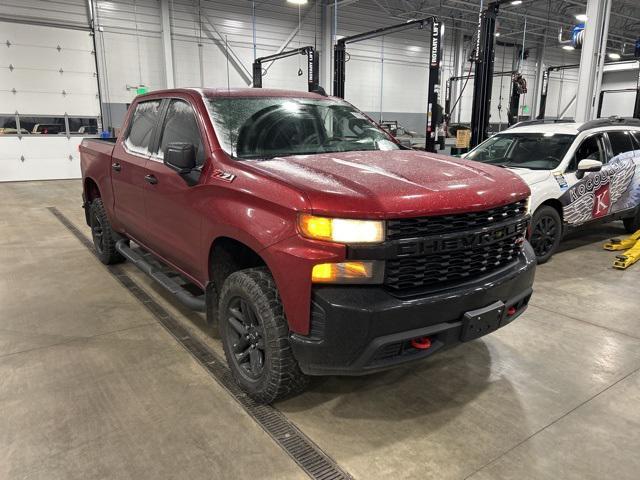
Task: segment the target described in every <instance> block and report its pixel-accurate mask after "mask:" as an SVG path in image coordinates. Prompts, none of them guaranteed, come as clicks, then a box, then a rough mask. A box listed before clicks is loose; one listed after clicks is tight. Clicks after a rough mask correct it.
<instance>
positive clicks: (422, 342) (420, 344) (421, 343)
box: [411, 337, 431, 350]
mask: <svg viewBox="0 0 640 480" xmlns="http://www.w3.org/2000/svg"><path fill="white" fill-rule="evenodd" d="M411 346H412V347H413V348H417V349H418V350H426V349H428V348H431V339H430V338H429V337H418V338H414V339H412V340H411Z"/></svg>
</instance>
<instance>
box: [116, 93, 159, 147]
mask: <svg viewBox="0 0 640 480" xmlns="http://www.w3.org/2000/svg"><path fill="white" fill-rule="evenodd" d="M159 113H160V100H149V101H147V102H140V103H139V104H138V105H137V106H136V109H135V111H134V112H133V118H132V119H131V126H130V127H129V133H128V134H127V138H126V140H125V141H124V144H125V145H126V146H127V148H128V149H129V150H131V151H132V152H134V153H139V154H141V155H149V146H150V145H151V138H152V137H153V130H154V128H155V126H156V122H157V120H158V115H159Z"/></svg>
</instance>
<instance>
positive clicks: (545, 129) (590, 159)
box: [465, 117, 640, 263]
mask: <svg viewBox="0 0 640 480" xmlns="http://www.w3.org/2000/svg"><path fill="white" fill-rule="evenodd" d="M465 158H466V159H468V160H475V161H478V162H483V163H485V164H491V165H498V166H501V167H504V168H508V169H509V170H511V171H513V172H514V173H517V174H518V175H520V176H521V177H522V178H523V179H524V181H525V182H527V184H528V185H529V187H530V188H531V204H530V205H531V213H532V217H533V218H532V221H531V229H530V238H529V241H530V242H531V245H532V246H533V249H534V251H535V252H536V256H537V258H538V263H544V262H546V261H547V260H549V258H551V256H552V255H553V253H554V252H555V251H556V250H557V248H558V245H559V244H560V241H561V239H562V237H563V235H564V233H566V232H568V231H571V230H572V229H574V228H576V227H580V226H582V225H586V224H590V223H593V222H607V221H613V220H623V222H624V226H625V229H626V230H627V232H629V233H633V232H635V231H637V230H639V229H640V120H637V119H625V118H617V117H611V118H604V119H598V120H593V121H589V122H584V123H576V122H573V121H571V120H566V121H563V120H555V121H553V120H546V121H545V120H532V121H526V122H521V123H519V124H516V125H514V126H513V127H511V128H509V129H507V130H504V131H502V132H500V133H498V134H496V135H494V136H493V137H491V138H489V139H487V140H485V141H484V142H483V143H481V144H480V145H478V146H477V147H476V148H474V149H473V150H471V151H470V152H469V153H467V154H466V155H465Z"/></svg>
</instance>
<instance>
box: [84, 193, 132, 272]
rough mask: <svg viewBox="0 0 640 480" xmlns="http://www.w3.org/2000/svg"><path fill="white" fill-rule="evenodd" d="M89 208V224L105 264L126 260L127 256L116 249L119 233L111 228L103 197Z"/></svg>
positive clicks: (97, 199) (98, 255) (99, 256)
mask: <svg viewBox="0 0 640 480" xmlns="http://www.w3.org/2000/svg"><path fill="white" fill-rule="evenodd" d="M89 208H90V212H89V225H90V227H91V236H92V237H93V245H94V247H95V251H96V256H97V257H98V258H99V259H100V261H101V262H102V263H104V264H105V265H113V264H114V263H121V262H124V260H125V258H124V257H123V256H122V255H120V253H118V251H117V250H116V241H117V238H118V235H117V234H116V233H115V232H114V231H113V229H112V228H111V222H109V217H107V211H106V210H105V208H104V204H103V203H102V199H101V198H96V199H95V200H94V201H93V202H91V206H90V207H89Z"/></svg>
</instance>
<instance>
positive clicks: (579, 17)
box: [576, 13, 589, 22]
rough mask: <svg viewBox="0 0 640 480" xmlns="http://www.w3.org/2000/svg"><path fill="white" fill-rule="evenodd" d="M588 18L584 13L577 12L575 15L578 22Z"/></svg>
mask: <svg viewBox="0 0 640 480" xmlns="http://www.w3.org/2000/svg"><path fill="white" fill-rule="evenodd" d="M588 19H589V17H587V15H586V14H584V13H579V14H577V15H576V20H578V21H579V22H586V21H587V20H588Z"/></svg>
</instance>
